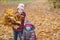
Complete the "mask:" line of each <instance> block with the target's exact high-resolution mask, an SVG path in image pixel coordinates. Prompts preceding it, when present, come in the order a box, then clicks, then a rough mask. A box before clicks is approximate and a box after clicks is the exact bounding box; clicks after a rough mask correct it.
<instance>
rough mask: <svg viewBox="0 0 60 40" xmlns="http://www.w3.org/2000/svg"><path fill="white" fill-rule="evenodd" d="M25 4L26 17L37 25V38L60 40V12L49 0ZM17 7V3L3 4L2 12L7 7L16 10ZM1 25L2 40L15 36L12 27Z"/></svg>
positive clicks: (0, 11) (0, 38)
mask: <svg viewBox="0 0 60 40" xmlns="http://www.w3.org/2000/svg"><path fill="white" fill-rule="evenodd" d="M25 5H26V6H25V12H26V14H27V16H26V19H28V20H30V21H31V23H32V24H34V25H35V33H36V35H37V40H60V13H59V12H53V10H52V9H51V7H50V6H49V3H48V1H47V0H45V1H44V0H39V1H34V2H30V3H26V4H25ZM16 7H17V4H1V5H0V13H2V14H3V10H4V9H5V8H12V9H14V10H15V9H16ZM2 14H1V16H2ZM1 18H2V17H1ZM1 25H2V24H1ZM1 25H0V31H1V32H0V40H3V39H4V38H5V39H6V38H8V39H7V40H9V37H11V36H13V35H12V29H11V28H8V27H6V26H1ZM10 29H11V30H10ZM12 38H13V37H12ZM5 39H4V40H5Z"/></svg>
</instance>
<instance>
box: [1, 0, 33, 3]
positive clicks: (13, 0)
mask: <svg viewBox="0 0 60 40" xmlns="http://www.w3.org/2000/svg"><path fill="white" fill-rule="evenodd" d="M32 1H33V0H6V1H0V3H28V2H32Z"/></svg>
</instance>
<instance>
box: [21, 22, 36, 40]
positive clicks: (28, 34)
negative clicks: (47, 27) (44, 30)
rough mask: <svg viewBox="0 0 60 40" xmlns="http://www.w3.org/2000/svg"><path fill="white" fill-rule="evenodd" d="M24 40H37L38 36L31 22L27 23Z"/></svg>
mask: <svg viewBox="0 0 60 40" xmlns="http://www.w3.org/2000/svg"><path fill="white" fill-rule="evenodd" d="M22 40H36V35H35V32H34V29H33V26H32V24H31V23H30V22H29V21H27V22H26V24H25V26H24V31H23V36H22Z"/></svg>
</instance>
